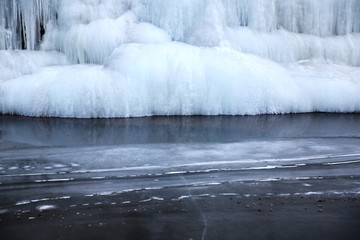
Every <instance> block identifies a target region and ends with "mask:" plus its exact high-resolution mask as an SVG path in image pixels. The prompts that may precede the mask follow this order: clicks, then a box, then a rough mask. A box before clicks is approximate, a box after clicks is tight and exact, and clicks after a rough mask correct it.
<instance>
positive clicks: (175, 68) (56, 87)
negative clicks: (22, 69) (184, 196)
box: [0, 43, 360, 118]
mask: <svg viewBox="0 0 360 240" xmlns="http://www.w3.org/2000/svg"><path fill="white" fill-rule="evenodd" d="M359 73H360V72H359V69H358V68H352V67H346V66H337V65H332V66H330V67H329V66H328V65H309V66H307V65H305V66H292V67H288V68H287V69H285V68H283V67H281V66H280V65H278V64H276V63H274V62H271V61H268V60H264V59H262V58H259V57H256V56H252V55H248V54H243V53H240V52H237V51H234V50H230V49H227V48H198V47H194V46H190V45H186V44H181V43H169V44H161V45H157V44H153V45H151V44H125V45H123V46H122V47H120V48H118V49H117V50H116V51H115V52H114V53H113V54H112V56H111V57H110V58H109V59H108V61H107V62H106V63H105V64H104V66H95V65H73V66H65V67H47V68H44V69H43V70H41V71H39V72H37V73H34V74H32V75H27V76H22V77H19V78H16V79H12V80H8V81H3V82H1V83H0V106H1V112H2V113H10V114H21V115H27V116H57V117H78V118H90V117H130V116H150V115H197V114H201V115H218V114H226V115H244V114H263V113H289V112H308V111H331V112H334V111H335V112H336V111H338V112H344V111H345V112H346V111H359V110H360V95H359V92H360V77H359V76H360V74H359Z"/></svg>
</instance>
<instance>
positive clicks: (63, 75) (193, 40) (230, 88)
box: [0, 0, 360, 118]
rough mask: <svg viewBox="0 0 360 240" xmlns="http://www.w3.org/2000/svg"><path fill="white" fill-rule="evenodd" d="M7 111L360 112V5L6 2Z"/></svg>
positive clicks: (2, 76)
mask: <svg viewBox="0 0 360 240" xmlns="http://www.w3.org/2000/svg"><path fill="white" fill-rule="evenodd" d="M0 49H2V50H1V51H0V112H1V113H3V114H20V115H27V116H58V117H84V118H89V117H132V116H150V115H194V114H201V115H219V114H225V115H245V114H250V115H254V114H266V113H297V112H313V111H323V112H358V111H360V94H359V92H360V68H359V66H360V1H359V0H325V1H321V0H286V1H284V0H251V1H250V0H183V1H177V0H169V1H163V0H108V1H99V0H81V1H80V0H4V1H1V2H0Z"/></svg>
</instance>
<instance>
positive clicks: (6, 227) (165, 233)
mask: <svg viewBox="0 0 360 240" xmlns="http://www.w3.org/2000/svg"><path fill="white" fill-rule="evenodd" d="M306 182H308V181H306ZM327 183H330V182H327V180H321V184H327ZM303 184H304V182H303V181H300V182H299V181H297V182H296V183H295V182H291V181H279V182H274V183H269V182H267V183H266V182H264V183H261V182H248V183H224V184H221V185H215V186H198V187H194V186H192V187H180V188H165V189H158V190H156V189H154V190H139V191H134V192H129V193H122V194H110V195H107V196H98V195H95V196H91V197H72V198H69V199H62V200H57V201H55V202H54V201H44V202H40V203H30V204H24V205H20V206H17V210H14V211H13V210H11V209H9V210H8V211H7V212H5V213H2V214H0V218H1V222H0V239H251V240H254V239H334V240H335V239H336V240H338V239H349V240H350V239H354V240H356V239H360V217H359V216H360V197H359V195H357V194H344V193H342V194H335V193H329V194H316V193H315V192H314V193H311V192H310V193H309V192H308V193H294V192H296V191H295V190H296V187H297V186H300V185H303ZM269 187H271V190H273V193H265V192H266V190H270V189H269ZM291 188H295V189H293V190H294V191H293V193H288V194H284V193H283V192H286V191H285V190H286V189H291ZM298 190H299V189H298ZM245 192H246V194H244V193H245ZM262 192H263V193H262ZM276 192H279V193H276ZM280 192H282V193H280ZM52 204H54V205H52ZM52 206H53V207H55V208H54V209H51V207H52ZM46 207H49V208H50V209H45V208H46ZM41 208H44V209H41Z"/></svg>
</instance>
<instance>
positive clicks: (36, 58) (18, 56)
mask: <svg viewBox="0 0 360 240" xmlns="http://www.w3.org/2000/svg"><path fill="white" fill-rule="evenodd" d="M66 64H69V62H68V60H67V59H66V57H65V55H64V54H62V53H59V52H43V51H10V50H8V51H4V50H1V51H0V81H1V80H7V79H11V78H15V77H19V76H22V75H24V74H31V73H33V72H35V71H37V70H38V69H40V68H41V67H44V66H54V65H66Z"/></svg>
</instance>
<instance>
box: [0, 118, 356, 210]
mask: <svg viewBox="0 0 360 240" xmlns="http://www.w3.org/2000/svg"><path fill="white" fill-rule="evenodd" d="M359 170H360V114H297V115H266V116H245V117H235V116H234V117H220V116H219V117H200V116H199V117H149V118H133V119H60V118H27V117H18V116H0V183H1V185H0V193H1V196H2V197H1V199H0V209H3V210H2V211H5V210H4V209H10V208H16V206H21V205H24V204H28V203H31V202H32V203H33V202H37V201H40V202H41V201H49V200H52V201H54V202H55V205H56V201H60V200H64V199H65V200H66V199H68V198H72V197H79V196H95V195H111V194H121V193H123V192H129V191H135V190H139V189H161V188H168V187H179V186H184V185H186V186H202V185H203V186H207V185H216V184H224V183H229V182H246V181H255V182H256V181H262V182H264V181H265V182H266V181H280V180H294V181H295V180H298V179H309V181H310V180H314V179H323V178H326V179H333V180H336V179H341V181H340V180H339V182H341V184H338V185H333V186H321V184H320V185H319V186H320V187H318V188H317V190H316V191H317V193H318V194H326V193H339V194H342V193H353V194H358V193H359V192H360V185H359V183H358V182H359V181H357V180H356V181H355V180H353V179H357V178H358V177H359V172H360V171H359ZM347 179H348V180H347ZM351 179H352V180H351ZM299 191H300V194H307V193H309V192H311V191H315V190H314V189H312V190H309V189H308V190H307V189H306V188H304V189H301V190H299V189H294V190H292V191H291V192H290V193H289V194H299ZM244 194H246V193H244ZM277 194H288V193H283V192H279V193H277Z"/></svg>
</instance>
